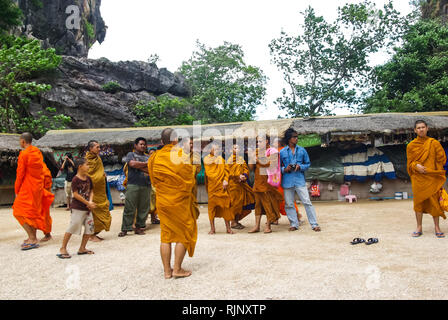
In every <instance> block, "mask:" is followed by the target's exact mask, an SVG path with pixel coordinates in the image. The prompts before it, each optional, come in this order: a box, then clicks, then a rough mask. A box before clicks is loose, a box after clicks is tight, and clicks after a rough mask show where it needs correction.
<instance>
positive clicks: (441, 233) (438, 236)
mask: <svg viewBox="0 0 448 320" xmlns="http://www.w3.org/2000/svg"><path fill="white" fill-rule="evenodd" d="M436 237H437V238H445V234H444V233H443V232H436Z"/></svg>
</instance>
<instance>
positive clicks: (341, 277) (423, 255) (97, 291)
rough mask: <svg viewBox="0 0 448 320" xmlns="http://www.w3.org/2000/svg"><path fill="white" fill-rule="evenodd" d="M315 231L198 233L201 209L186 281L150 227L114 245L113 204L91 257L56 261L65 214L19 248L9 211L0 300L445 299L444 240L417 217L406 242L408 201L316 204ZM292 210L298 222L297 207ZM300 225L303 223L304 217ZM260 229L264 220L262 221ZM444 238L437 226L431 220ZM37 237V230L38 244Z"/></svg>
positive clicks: (248, 221)
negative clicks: (167, 266) (173, 270)
mask: <svg viewBox="0 0 448 320" xmlns="http://www.w3.org/2000/svg"><path fill="white" fill-rule="evenodd" d="M315 206H316V211H317V217H318V221H319V223H320V225H321V227H322V229H323V231H322V232H321V233H316V232H314V231H312V230H311V229H310V226H309V224H308V223H306V224H305V225H304V226H303V227H302V229H301V230H299V231H296V232H288V230H287V229H288V220H287V218H286V217H284V216H282V218H281V219H280V225H279V226H273V231H274V232H273V233H272V234H264V233H258V234H248V233H247V230H248V228H249V227H251V226H253V224H254V216H253V213H252V215H250V216H249V217H247V218H245V219H244V220H243V221H242V223H243V224H245V225H246V226H247V228H246V229H243V230H237V231H236V232H237V234H234V235H227V234H225V227H224V221H223V220H221V219H219V220H217V221H216V224H217V234H216V235H213V236H210V235H208V234H207V233H208V231H209V224H208V216H207V209H206V207H204V208H202V209H201V216H200V218H199V235H198V243H197V247H196V252H195V256H194V257H193V258H189V257H186V259H185V262H184V264H185V268H189V269H191V270H192V271H193V275H192V276H191V277H190V278H186V279H170V280H165V279H164V278H163V270H162V265H161V261H160V257H159V244H160V243H159V240H160V232H159V226H151V227H150V229H149V230H148V231H147V234H146V235H134V234H132V235H129V236H126V237H124V238H118V237H117V234H118V232H119V231H120V226H121V218H122V210H123V209H122V207H117V209H116V210H114V211H113V212H112V216H113V218H112V227H111V231H110V232H108V233H102V236H103V237H104V238H105V239H106V240H105V241H104V242H102V243H89V246H88V248H89V249H92V250H94V251H95V253H96V254H95V255H93V256H77V255H76V251H77V248H78V246H79V243H80V240H81V238H80V237H79V236H73V237H72V240H71V242H70V244H69V252H70V253H71V254H72V256H73V257H72V259H69V260H61V259H58V258H57V257H56V253H58V250H59V247H60V244H61V241H62V236H63V234H64V232H65V230H66V228H67V227H68V222H69V213H68V212H67V211H64V210H63V209H53V210H52V213H51V214H52V217H53V237H54V240H52V241H50V242H49V243H46V244H43V245H42V246H41V247H40V248H39V249H34V250H30V251H21V250H20V244H21V242H22V241H23V239H25V233H24V231H23V230H22V229H21V228H20V226H19V225H18V223H17V221H16V220H15V219H14V217H13V216H12V210H11V209H10V208H2V209H0V252H1V259H0V299H299V300H300V299H446V298H447V297H448V274H447V273H446V272H445V270H446V267H447V263H446V252H447V249H448V238H446V239H437V238H436V237H435V236H434V231H433V223H432V218H431V217H430V216H428V215H425V216H424V220H423V224H424V225H423V232H424V234H423V236H422V237H420V238H412V237H411V233H412V231H414V228H415V219H414V215H413V213H412V202H411V201H410V200H403V201H395V200H389V201H383V202H371V201H365V202H359V203H354V204H345V203H339V202H329V203H316V204H315ZM300 210H301V213H302V214H304V216H305V217H306V214H305V211H304V209H303V207H302V206H300ZM305 220H306V218H305ZM262 222H263V223H264V218H263V220H262ZM441 227H442V231H447V232H448V228H447V223H446V221H442V222H441ZM41 236H42V234H41V233H39V237H41ZM355 237H362V238H365V239H367V238H370V237H377V238H379V240H380V242H379V243H378V244H374V245H371V246H366V245H364V244H360V245H356V246H352V245H350V244H349V242H350V241H351V240H352V239H353V238H355Z"/></svg>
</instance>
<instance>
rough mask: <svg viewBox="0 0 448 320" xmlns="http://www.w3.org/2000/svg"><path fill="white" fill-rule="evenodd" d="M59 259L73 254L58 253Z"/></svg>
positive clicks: (67, 257)
mask: <svg viewBox="0 0 448 320" xmlns="http://www.w3.org/2000/svg"><path fill="white" fill-rule="evenodd" d="M56 256H57V257H58V258H59V259H70V258H71V257H72V256H71V255H69V254H68V253H58V254H57V255H56Z"/></svg>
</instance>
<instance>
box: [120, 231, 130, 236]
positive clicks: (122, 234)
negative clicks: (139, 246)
mask: <svg viewBox="0 0 448 320" xmlns="http://www.w3.org/2000/svg"><path fill="white" fill-rule="evenodd" d="M127 234H128V232H127V231H121V232H120V233H119V234H118V236H119V237H124V236H125V235H127Z"/></svg>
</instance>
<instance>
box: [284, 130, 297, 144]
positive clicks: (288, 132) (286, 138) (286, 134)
mask: <svg viewBox="0 0 448 320" xmlns="http://www.w3.org/2000/svg"><path fill="white" fill-rule="evenodd" d="M293 134H297V131H296V130H294V129H293V128H289V129H286V131H285V132H284V133H283V139H282V143H283V144H284V145H285V146H287V145H288V144H289V140H290V139H291V137H292V135H293Z"/></svg>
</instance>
